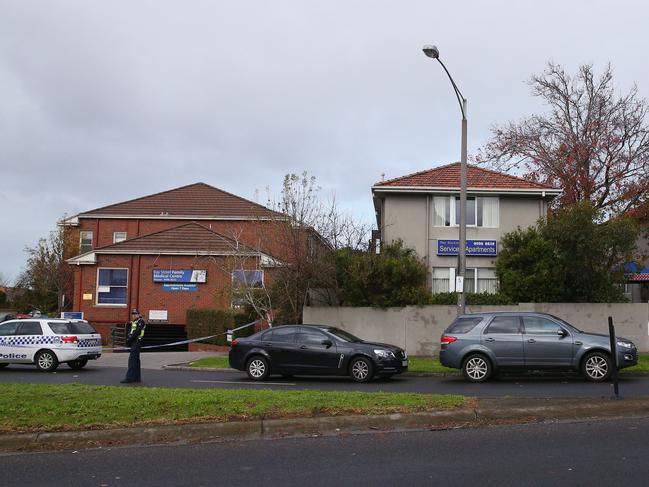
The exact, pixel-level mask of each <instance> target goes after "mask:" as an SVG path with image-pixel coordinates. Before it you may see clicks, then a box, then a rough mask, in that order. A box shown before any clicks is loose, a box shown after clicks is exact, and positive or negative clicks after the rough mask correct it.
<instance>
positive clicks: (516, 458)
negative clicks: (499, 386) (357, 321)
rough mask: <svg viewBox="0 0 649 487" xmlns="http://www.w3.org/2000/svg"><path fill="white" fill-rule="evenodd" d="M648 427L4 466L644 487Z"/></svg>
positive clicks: (131, 474)
mask: <svg viewBox="0 0 649 487" xmlns="http://www.w3.org/2000/svg"><path fill="white" fill-rule="evenodd" d="M648 435H649V419H646V418H645V419H633V420H631V419H629V420H616V421H606V422H584V423H550V424H534V425H518V426H494V427H484V428H477V429H461V430H449V431H428V432H407V433H374V434H365V435H357V436H347V437H313V438H293V439H275V440H257V441H246V442H217V443H209V444H200V445H172V446H155V447H128V448H114V449H111V448H104V449H96V450H84V451H78V452H69V451H68V452H55V453H37V454H10V455H4V456H0V472H2V478H3V479H4V480H6V481H9V479H11V482H10V484H9V483H6V484H5V485H20V486H21V487H28V486H32V485H33V486H39V487H40V486H43V485H66V486H70V487H74V486H107V487H114V486H122V485H123V486H126V485H138V486H147V485H151V486H156V487H161V486H179V485H192V486H194V487H198V486H208V485H237V486H248V485H250V486H257V485H262V484H263V485H264V486H266V487H273V486H282V487H286V486H304V485H309V486H310V487H317V486H327V487H329V486H331V485H340V486H345V485H361V484H362V485H407V486H418V485H426V486H430V485H444V486H454V485H458V486H466V485H500V486H521V485H529V486H546V485H547V486H563V485H566V486H579V485H627V486H645V485H647V478H649V462H647V461H646V459H647V456H649V443H648V442H647V441H646V438H647V437H648Z"/></svg>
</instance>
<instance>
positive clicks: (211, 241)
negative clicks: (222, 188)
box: [93, 222, 254, 254]
mask: <svg viewBox="0 0 649 487" xmlns="http://www.w3.org/2000/svg"><path fill="white" fill-rule="evenodd" d="M111 251H115V253H129V252H133V253H138V252H158V253H161V254H164V253H165V252H192V253H203V254H204V253H216V254H220V253H226V252H228V253H229V252H237V251H238V252H242V253H249V252H254V250H252V249H250V248H248V247H246V246H244V245H243V244H241V243H239V244H238V245H237V242H236V241H234V240H232V239H230V238H228V237H225V236H223V235H221V234H219V233H216V232H214V231H213V230H210V229H209V228H208V227H206V226H204V225H201V224H200V223H196V222H191V223H185V224H184V225H179V226H177V227H173V228H170V229H167V230H161V231H159V232H155V233H150V234H149V235H144V236H142V237H136V238H132V239H129V240H124V241H123V242H119V243H116V244H112V245H106V246H104V247H99V248H97V249H95V250H94V251H93V252H98V253H104V254H107V253H111Z"/></svg>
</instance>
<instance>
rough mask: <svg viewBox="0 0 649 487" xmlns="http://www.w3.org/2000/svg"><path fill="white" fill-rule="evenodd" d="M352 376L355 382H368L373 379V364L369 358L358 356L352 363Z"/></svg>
mask: <svg viewBox="0 0 649 487" xmlns="http://www.w3.org/2000/svg"><path fill="white" fill-rule="evenodd" d="M349 369H350V376H351V378H352V380H353V381H355V382H368V381H370V380H371V379H372V374H373V366H372V362H370V361H369V359H366V358H364V357H358V358H356V359H354V360H353V361H352V363H351V365H350V368H349Z"/></svg>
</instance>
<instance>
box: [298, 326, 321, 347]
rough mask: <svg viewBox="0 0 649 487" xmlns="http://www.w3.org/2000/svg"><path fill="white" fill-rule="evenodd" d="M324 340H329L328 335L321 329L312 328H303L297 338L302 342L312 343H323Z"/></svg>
mask: <svg viewBox="0 0 649 487" xmlns="http://www.w3.org/2000/svg"><path fill="white" fill-rule="evenodd" d="M322 340H327V335H325V334H324V333H322V332H321V331H318V330H314V329H311V328H302V330H301V331H300V334H299V336H298V339H297V341H298V342H300V343H311V344H318V345H320V344H321V343H322Z"/></svg>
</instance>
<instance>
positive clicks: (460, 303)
mask: <svg viewBox="0 0 649 487" xmlns="http://www.w3.org/2000/svg"><path fill="white" fill-rule="evenodd" d="M423 51H424V54H425V55H426V56H428V57H429V58H433V59H437V61H439V64H441V65H442V67H443V68H444V71H446V74H447V75H448V79H450V80H451V84H452V85H453V90H454V91H455V96H456V98H457V101H458V103H459V104H460V111H461V112H462V154H461V156H460V249H459V252H458V261H459V262H458V277H461V279H456V286H455V290H456V291H458V286H457V284H460V287H459V291H458V293H457V314H458V315H460V314H464V311H465V309H466V303H465V296H464V275H465V274H466V179H467V165H466V146H467V143H466V129H467V122H466V98H464V96H462V92H461V91H460V90H459V88H458V87H457V85H456V84H455V81H453V77H452V76H451V73H449V72H448V69H446V66H444V63H443V62H442V60H441V59H440V58H439V49H437V47H435V46H430V45H426V46H424V48H423Z"/></svg>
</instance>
